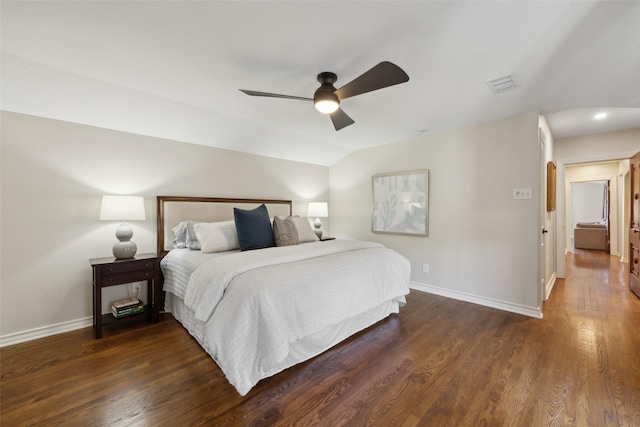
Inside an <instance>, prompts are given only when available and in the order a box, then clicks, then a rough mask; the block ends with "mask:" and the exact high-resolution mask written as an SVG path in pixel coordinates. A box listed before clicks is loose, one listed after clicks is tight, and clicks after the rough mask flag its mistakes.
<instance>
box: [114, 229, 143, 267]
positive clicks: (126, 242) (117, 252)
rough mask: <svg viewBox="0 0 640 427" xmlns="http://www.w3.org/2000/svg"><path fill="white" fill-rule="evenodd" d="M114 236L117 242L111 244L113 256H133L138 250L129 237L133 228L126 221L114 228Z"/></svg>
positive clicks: (120, 257) (119, 257)
mask: <svg viewBox="0 0 640 427" xmlns="http://www.w3.org/2000/svg"><path fill="white" fill-rule="evenodd" d="M116 237H117V238H118V240H119V242H118V243H116V244H115V245H113V256H115V257H116V258H117V259H127V258H133V257H134V256H135V254H136V252H137V251H138V246H136V244H135V243H134V242H132V241H131V240H130V239H131V238H132V237H133V230H132V229H131V227H130V226H129V224H127V223H126V222H123V223H122V224H120V226H119V227H118V229H117V230H116Z"/></svg>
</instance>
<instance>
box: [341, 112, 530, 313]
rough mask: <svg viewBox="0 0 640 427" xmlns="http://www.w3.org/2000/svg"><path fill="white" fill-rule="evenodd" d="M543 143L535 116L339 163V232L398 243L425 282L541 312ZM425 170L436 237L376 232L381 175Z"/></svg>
mask: <svg viewBox="0 0 640 427" xmlns="http://www.w3.org/2000/svg"><path fill="white" fill-rule="evenodd" d="M538 147H539V144H538V115H537V114H536V113H531V114H526V115H522V116H518V117H514V118H509V119H505V120H501V121H497V122H492V123H487V124H482V125H477V126H472V127H468V128H464V129H459V130H453V131H450V132H446V133H441V134H435V135H426V136H423V137H420V138H415V139H412V140H408V141H405V142H401V143H395V144H390V145H385V146H380V147H375V148H371V149H367V150H362V151H358V152H356V153H353V154H351V155H350V156H348V157H346V158H345V159H343V160H341V161H340V162H338V163H336V164H335V165H333V166H332V167H331V173H330V188H331V198H330V204H329V208H330V212H329V215H330V217H331V229H332V234H333V235H335V236H337V237H350V238H356V239H362V240H373V241H378V242H381V243H383V244H385V245H387V246H388V247H391V248H393V249H395V250H397V251H398V252H400V253H401V254H403V255H404V256H406V257H407V258H408V259H409V260H410V262H411V268H412V273H411V280H412V282H413V286H414V287H416V288H420V289H423V290H427V291H429V292H434V293H440V294H442V295H446V296H450V297H454V298H458V299H463V300H468V301H473V302H477V303H480V304H484V305H488V306H494V307H499V308H502V309H506V310H510V311H515V312H522V313H525V314H528V315H533V316H538V315H539V314H540V305H541V302H540V286H539V282H540V277H539V259H538V257H539V250H538V248H539V224H540V221H539V216H540V214H539V212H540V194H541V193H540V158H539V148H538ZM416 169H429V179H430V182H429V237H427V238H424V237H409V236H396V235H383V234H374V233H372V232H371V231H370V229H371V207H372V194H371V177H372V175H374V174H377V173H384V172H400V171H407V170H416ZM514 188H532V189H533V194H534V197H533V199H531V200H514V199H513V189H514ZM423 263H426V264H429V273H428V274H425V273H423V272H422V264H423Z"/></svg>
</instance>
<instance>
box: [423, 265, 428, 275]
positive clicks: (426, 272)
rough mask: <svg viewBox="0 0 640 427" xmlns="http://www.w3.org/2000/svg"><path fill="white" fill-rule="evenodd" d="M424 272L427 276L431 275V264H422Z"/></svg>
mask: <svg viewBox="0 0 640 427" xmlns="http://www.w3.org/2000/svg"><path fill="white" fill-rule="evenodd" d="M422 272H423V273H425V274H428V273H429V264H422Z"/></svg>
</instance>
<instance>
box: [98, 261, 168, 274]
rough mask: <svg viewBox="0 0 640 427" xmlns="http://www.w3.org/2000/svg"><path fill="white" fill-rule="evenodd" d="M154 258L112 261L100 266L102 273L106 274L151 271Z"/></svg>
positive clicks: (153, 267) (153, 266) (153, 265)
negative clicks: (123, 261) (121, 261)
mask: <svg viewBox="0 0 640 427" xmlns="http://www.w3.org/2000/svg"><path fill="white" fill-rule="evenodd" d="M155 263H156V261H155V260H140V261H136V262H125V263H114V264H110V265H105V266H104V267H102V273H103V274H104V275H105V276H107V275H111V274H118V273H129V272H133V271H137V270H143V271H148V272H153V270H154V269H155Z"/></svg>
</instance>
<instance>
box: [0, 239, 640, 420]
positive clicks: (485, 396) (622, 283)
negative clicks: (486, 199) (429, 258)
mask: <svg viewBox="0 0 640 427" xmlns="http://www.w3.org/2000/svg"><path fill="white" fill-rule="evenodd" d="M625 268H626V264H622V265H621V264H620V263H619V262H618V261H617V259H616V258H613V257H609V256H608V255H606V254H605V253H603V252H597V251H581V252H579V253H578V254H576V255H568V257H567V278H566V279H565V280H558V281H557V283H556V285H555V287H554V289H553V292H552V294H551V297H550V299H549V301H547V302H546V303H545V308H544V319H543V320H539V319H533V318H528V317H525V316H520V315H517V314H511V313H506V312H501V311H499V310H494V309H490V308H486V307H481V306H478V305H474V304H469V303H464V302H460V301H455V300H451V299H446V298H442V297H439V296H435V295H430V294H424V293H420V292H418V291H412V293H411V294H410V295H409V297H408V304H407V306H406V307H404V308H403V309H402V311H401V313H400V315H398V316H395V315H394V316H392V317H391V318H389V319H386V320H384V321H382V322H380V323H378V324H376V325H374V326H373V327H371V328H369V329H367V330H365V331H363V332H361V333H359V334H357V335H356V336H354V337H352V338H350V339H349V340H347V341H345V342H343V343H342V344H340V345H338V346H336V347H334V348H332V349H330V350H329V351H327V352H325V353H323V354H322V355H320V356H318V357H316V358H314V359H312V360H310V361H308V362H306V363H303V364H300V365H298V366H295V367H293V368H291V369H288V370H287V371H285V372H282V373H280V374H278V375H275V376H274V377H271V378H268V379H266V380H263V381H262V382H260V383H259V384H258V385H257V386H256V387H255V388H254V389H253V390H252V391H251V392H250V393H249V394H248V395H247V396H245V397H241V396H239V395H238V394H237V393H236V391H235V389H234V388H233V387H231V386H230V385H229V384H228V382H227V381H226V379H225V378H224V375H223V374H222V372H221V371H220V370H219V368H218V367H217V366H216V364H215V363H214V362H213V361H212V359H211V358H210V357H209V356H208V355H207V354H206V353H205V352H204V351H203V350H202V349H201V348H200V346H199V345H198V344H197V343H196V342H195V341H194V340H193V339H192V338H191V337H190V336H189V334H188V333H187V332H186V331H185V330H184V329H183V328H182V327H181V326H180V325H179V324H178V323H177V322H176V321H175V320H174V319H173V318H172V317H170V316H169V315H164V316H163V318H162V321H161V322H160V323H158V324H155V325H142V326H140V327H136V328H133V329H121V330H117V329H116V330H114V329H107V330H105V337H104V338H103V339H101V340H95V339H93V336H92V330H91V328H86V329H83V330H79V331H74V332H69V333H66V334H61V335H57V336H54V337H49V338H44V339H40V340H37V341H32V342H29V343H24V344H19V345H15V346H10V347H6V348H3V349H0V358H1V365H0V369H1V383H0V402H1V403H0V404H1V406H0V410H1V418H0V421H1V423H0V424H1V425H2V426H3V427H9V426H22V425H46V426H176V425H185V426H186V425H189V426H191V425H213V426H270V425H277V426H288V425H300V426H302V425H319V426H378V425H385V426H386V425H396V426H598V427H599V426H614V425H615V426H640V299H639V298H637V297H636V296H635V295H634V294H632V293H631V292H630V291H629V290H628V289H627V287H626V274H627V273H626V272H625V270H624V269H625Z"/></svg>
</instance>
